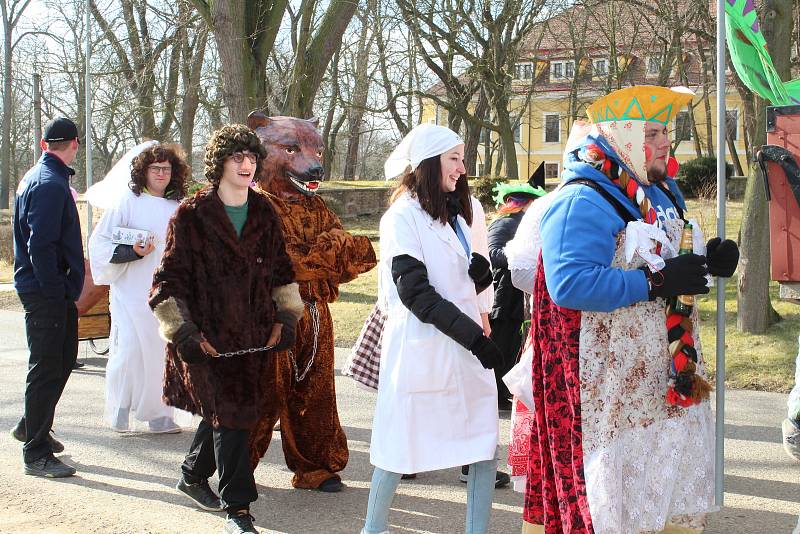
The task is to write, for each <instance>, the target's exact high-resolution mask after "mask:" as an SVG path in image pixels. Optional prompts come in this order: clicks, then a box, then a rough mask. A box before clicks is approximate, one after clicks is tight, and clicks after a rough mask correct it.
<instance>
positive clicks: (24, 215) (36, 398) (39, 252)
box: [12, 117, 84, 478]
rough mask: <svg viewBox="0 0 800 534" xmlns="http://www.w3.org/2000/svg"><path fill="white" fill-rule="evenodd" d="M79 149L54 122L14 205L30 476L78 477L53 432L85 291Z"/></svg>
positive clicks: (21, 432)
mask: <svg viewBox="0 0 800 534" xmlns="http://www.w3.org/2000/svg"><path fill="white" fill-rule="evenodd" d="M78 145H79V142H78V127H77V126H76V125H75V123H74V122H72V121H71V120H69V119H67V118H64V117H60V118H57V119H54V120H52V121H51V122H49V123H48V124H47V126H46V127H45V130H44V137H43V139H42V150H43V151H44V153H43V154H42V157H41V159H39V161H38V162H37V163H36V165H34V166H33V168H32V169H31V170H30V171H28V172H27V174H25V176H24V177H23V178H22V180H21V181H20V184H19V188H18V189H17V198H16V201H15V205H14V287H15V289H16V290H17V293H18V294H19V298H20V300H21V301H22V305H23V307H24V308H25V331H26V334H27V337H28V349H29V350H30V360H29V363H28V377H27V382H26V387H25V416H24V418H23V420H22V421H20V424H18V425H17V428H15V429H14V430H13V431H12V434H13V435H14V437H15V438H17V439H20V440H21V441H25V446H24V447H23V458H24V461H25V474H28V475H35V476H42V477H49V478H58V477H68V476H71V475H73V474H75V469H74V468H73V467H70V466H68V465H66V464H64V463H63V462H61V461H60V460H59V459H58V458H56V457H55V456H53V452H61V450H63V446H61V444H60V443H58V442H57V441H55V440H54V439H53V438H52V437H51V436H50V428H51V427H52V425H53V416H54V414H55V409H56V404H57V403H58V400H59V399H60V398H61V393H62V392H63V391H64V386H65V385H66V384H67V379H68V378H69V375H70V373H71V372H72V367H73V365H74V364H75V360H76V358H77V356H78V311H77V309H76V308H75V301H76V300H77V299H78V297H79V296H80V294H81V289H82V288H83V275H84V267H83V244H82V242H81V227H80V220H79V219H78V210H77V208H76V207H75V201H74V200H73V198H72V193H71V191H70V188H69V179H70V176H72V175H73V174H75V171H74V170H72V169H71V168H70V167H69V165H70V163H72V161H73V160H74V159H75V155H76V154H77V153H78ZM54 449H55V451H54Z"/></svg>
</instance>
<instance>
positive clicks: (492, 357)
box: [469, 336, 503, 369]
mask: <svg viewBox="0 0 800 534" xmlns="http://www.w3.org/2000/svg"><path fill="white" fill-rule="evenodd" d="M469 350H470V352H472V354H474V355H475V357H476V358H478V360H479V361H480V362H481V365H482V366H483V368H484V369H494V367H495V366H496V365H498V364H499V363H500V362H502V361H503V353H501V352H500V348H499V347H498V346H497V344H495V342H494V341H492V340H491V339H489V338H488V337H486V336H480V337H479V338H477V339H476V340H475V342H474V343H472V346H471V347H470V348H469Z"/></svg>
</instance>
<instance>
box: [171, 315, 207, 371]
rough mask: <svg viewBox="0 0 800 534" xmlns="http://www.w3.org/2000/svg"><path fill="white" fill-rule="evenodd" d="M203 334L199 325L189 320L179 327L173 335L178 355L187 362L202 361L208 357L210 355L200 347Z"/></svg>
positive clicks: (173, 342)
mask: <svg viewBox="0 0 800 534" xmlns="http://www.w3.org/2000/svg"><path fill="white" fill-rule="evenodd" d="M202 341H203V336H202V335H201V334H200V330H199V329H198V328H197V325H196V324H194V323H193V322H191V321H187V322H185V323H183V324H182V325H181V327H180V328H178V331H177V332H175V336H173V339H172V344H173V345H174V347H175V352H177V353H178V357H179V358H180V359H181V360H183V361H184V362H186V363H200V362H202V361H205V359H206V358H208V355H207V354H206V353H205V352H204V351H203V349H202V348H201V347H200V342H202Z"/></svg>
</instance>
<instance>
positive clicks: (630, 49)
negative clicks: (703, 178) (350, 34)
mask: <svg viewBox="0 0 800 534" xmlns="http://www.w3.org/2000/svg"><path fill="white" fill-rule="evenodd" d="M580 9H584V8H573V9H570V10H567V11H565V12H564V13H562V14H561V15H558V16H556V17H553V18H552V19H550V20H549V21H547V23H544V24H543V25H540V26H539V27H537V29H536V30H535V32H533V33H534V34H533V35H531V36H530V37H529V38H527V39H526V42H527V43H536V46H528V47H523V52H522V53H521V54H520V57H521V58H522V59H520V60H518V61H517V63H516V64H515V68H514V80H513V82H512V91H513V93H514V97H513V98H512V100H511V110H510V111H511V115H512V117H514V118H516V119H517V123H516V124H517V125H516V128H515V132H514V133H515V142H516V143H515V144H516V154H517V165H518V169H519V178H521V179H524V178H526V177H527V176H530V175H531V173H533V171H534V170H536V168H537V166H538V165H539V163H542V162H544V164H545V175H546V177H547V179H550V180H553V179H557V178H560V176H561V167H562V164H561V161H562V156H563V153H564V148H565V145H566V141H567V138H568V136H569V131H570V128H571V126H572V122H573V116H574V117H576V118H578V119H585V109H586V106H587V105H589V104H591V103H592V102H593V101H594V100H596V99H597V98H599V97H600V96H602V95H605V94H607V93H609V92H611V91H612V90H614V89H616V88H617V87H627V86H631V85H642V84H648V85H666V86H675V85H687V86H688V87H689V88H691V89H692V90H694V91H695V93H696V97H695V98H694V100H693V102H692V113H691V115H693V118H694V121H693V122H692V120H691V117H690V113H689V110H688V108H687V109H684V110H682V111H681V112H679V113H677V114H676V116H675V119H674V120H673V122H672V123H671V124H670V127H669V129H670V135H671V138H672V139H673V147H674V149H675V157H676V158H677V159H678V161H679V162H685V161H688V160H691V159H694V158H696V157H697V156H698V150H699V152H700V153H701V154H702V155H705V156H707V155H709V153H710V152H711V154H713V151H709V150H708V148H707V147H708V140H710V141H711V146H716V113H717V112H716V94H715V92H714V87H713V86H712V87H706V86H704V85H703V84H702V82H701V81H702V80H703V79H706V80H708V79H710V80H713V76H712V75H711V74H710V73H709V72H708V70H709V68H710V67H709V66H708V65H704V64H703V63H702V61H701V59H703V58H707V57H709V56H711V57H713V51H711V50H705V51H706V54H703V55H701V54H699V53H698V51H697V46H700V45H699V44H698V43H696V42H695V41H694V40H692V39H687V41H686V42H685V43H684V49H683V53H682V54H680V55H676V54H673V55H672V56H671V57H667V56H665V55H662V54H660V53H659V51H657V50H653V49H652V48H648V47H643V46H640V43H638V42H637V39H638V40H641V38H639V37H632V38H631V40H630V45H629V46H624V45H623V43H624V42H625V35H624V34H622V33H621V34H620V35H618V36H617V37H618V40H617V41H616V42H615V43H614V44H613V48H614V50H615V51H616V54H615V56H614V57H613V58H612V57H611V54H610V53H609V50H610V49H611V48H612V45H610V44H606V46H603V42H604V40H605V39H604V37H603V36H604V35H605V34H602V33H599V34H598V35H596V36H594V38H592V42H593V46H586V45H585V44H583V45H581V46H580V47H579V48H577V47H572V46H568V45H569V43H566V42H565V39H563V38H562V37H561V36H563V35H570V34H572V33H573V32H569V31H568V28H567V27H566V26H568V25H570V24H575V21H576V20H578V21H580V19H581V17H582V16H583V17H585V16H586V14H585V13H583V14H581V13H582V12H581V11H580ZM586 40H588V38H587V37H585V36H584V43H585V42H586ZM648 44H649V43H648ZM612 59H613V61H612ZM665 61H666V62H669V64H668V65H664V62H665ZM576 64H577V65H578V68H577V69H576V67H575V65H576ZM704 68H705V70H706V71H707V73H706V75H705V76H703V74H702V71H703V69H704ZM663 80H665V81H663ZM659 82H660V83H659ZM434 90H435V91H437V92H438V93H440V94H441V95H444V94H445V93H446V92H445V91H444V90H443V88H442V87H441V86H439V87H438V88H434ZM707 107H708V108H710V114H711V120H710V122H709V121H707V120H706V118H707V112H706V108H707ZM572 109H574V110H575V113H574V114H573V113H572V112H571V111H570V110H572ZM726 110H727V116H728V124H729V126H728V127H729V129H730V131H731V133H732V135H733V139H734V145H735V147H736V152H737V154H738V159H739V162H740V163H741V165H742V168H743V169H744V172H747V157H746V146H745V142H744V131H743V128H742V126H743V124H742V123H743V120H742V119H743V114H744V108H743V104H742V101H741V98H740V96H739V94H738V92H737V91H736V90H735V89H734V88H733V86H732V82H731V81H729V83H728V89H727V91H726ZM422 122H427V123H432V124H441V125H447V111H446V110H445V109H444V108H443V107H441V106H438V105H436V104H435V103H434V102H433V101H432V100H426V101H425V103H424V104H423V112H422ZM709 125H710V130H709V128H708V126H709ZM695 132H696V133H695ZM462 133H463V132H462ZM679 137H680V142H678V141H677V139H678V138H679ZM490 139H491V140H492V141H493V143H490V147H491V146H494V147H495V151H494V158H493V159H492V161H496V158H497V156H498V152H499V143H498V142H497V134H495V133H492V134H491V137H490ZM486 148H487V147H486V146H485V145H484V144H480V145H479V148H478V165H477V169H476V171H477V174H478V175H486V174H492V173H493V167H494V164H493V163H492V168H490V169H486V168H485V167H486V163H487V162H486V153H487V150H486ZM726 157H727V160H728V162H732V155H731V153H730V151H729V150H728V149H727V147H726ZM503 172H504V171H503Z"/></svg>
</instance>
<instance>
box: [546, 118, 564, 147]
mask: <svg viewBox="0 0 800 534" xmlns="http://www.w3.org/2000/svg"><path fill="white" fill-rule="evenodd" d="M551 115H554V116H556V117H558V121H557V122H558V140H556V141H548V140H547V117H548V116H551ZM542 143H544V144H546V145H555V144H560V143H561V113H559V112H549V113H542Z"/></svg>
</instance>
